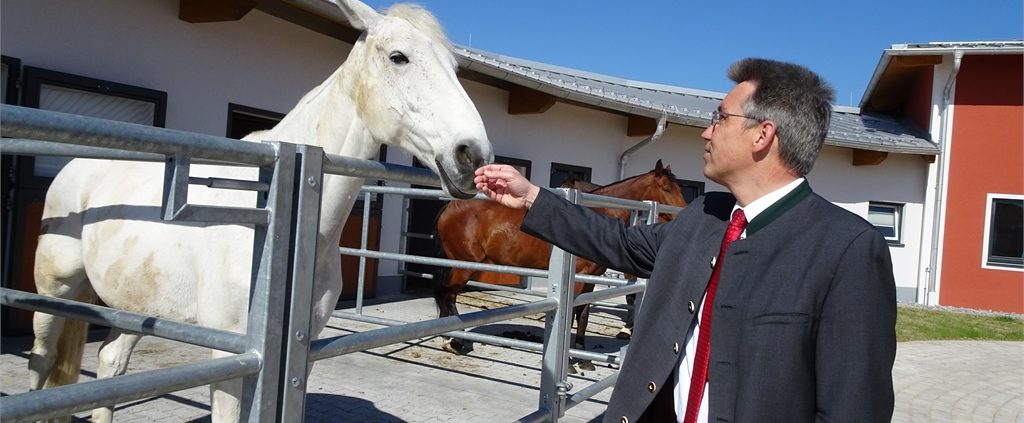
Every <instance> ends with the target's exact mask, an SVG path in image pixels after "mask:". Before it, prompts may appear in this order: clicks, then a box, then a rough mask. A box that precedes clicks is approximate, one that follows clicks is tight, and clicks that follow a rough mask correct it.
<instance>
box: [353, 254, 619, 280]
mask: <svg viewBox="0 0 1024 423" xmlns="http://www.w3.org/2000/svg"><path fill="white" fill-rule="evenodd" d="M338 252H339V253H341V254H345V255H350V256H366V257H369V258H374V259H381V260H395V261H402V262H406V263H416V264H426V265H431V266H441V267H458V268H461V269H471V270H482V271H485V272H498V273H513V274H517V275H524V276H535V277H539V278H546V277H548V271H547V270H546V269H531V268H529V267H517V266H504V265H500V264H486V263H476V262H471V261H462V260H451V259H442V258H435V257H422V256H413V255H408V254H399V253H388V252H384V251H375V250H362V249H358V248H348V247H338ZM576 282H585V283H596V284H601V285H611V286H622V285H627V284H630V282H629V281H625V280H622V279H616V278H606V277H603V276H594V275H576Z"/></svg>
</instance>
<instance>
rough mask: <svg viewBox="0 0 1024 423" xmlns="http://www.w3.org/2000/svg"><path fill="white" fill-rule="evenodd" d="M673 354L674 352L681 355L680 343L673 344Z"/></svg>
mask: <svg viewBox="0 0 1024 423" xmlns="http://www.w3.org/2000/svg"><path fill="white" fill-rule="evenodd" d="M672 352H674V353H676V354H679V343H678V342H676V343H674V344H672Z"/></svg>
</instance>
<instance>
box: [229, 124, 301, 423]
mask: <svg viewBox="0 0 1024 423" xmlns="http://www.w3.org/2000/svg"><path fill="white" fill-rule="evenodd" d="M270 144H271V145H273V146H274V147H275V150H276V151H277V160H276V162H275V164H274V165H273V167H267V166H264V167H260V176H259V180H260V181H261V182H269V183H270V191H268V192H267V193H266V194H265V195H264V194H260V195H259V196H258V197H257V198H258V199H257V204H256V205H257V207H259V208H265V209H269V210H271V211H272V214H271V218H270V225H268V226H262V225H256V227H255V234H254V235H255V236H254V239H253V257H252V259H253V272H254V273H253V284H252V288H251V291H250V292H251V293H250V298H249V320H248V325H247V327H246V334H247V335H248V338H249V345H250V350H252V351H255V352H257V353H258V354H259V355H260V356H261V357H262V358H263V368H262V369H261V370H260V372H259V373H257V374H255V375H251V376H247V377H245V378H243V379H242V387H243V389H242V403H241V406H242V409H241V416H240V417H241V418H240V419H239V420H240V421H248V422H250V423H256V422H273V421H275V419H276V417H277V414H278V410H279V409H280V403H279V401H278V400H279V398H280V389H281V386H282V385H281V363H282V358H284V357H282V355H283V343H282V337H281V331H282V327H284V328H287V327H288V326H287V325H285V319H286V318H287V316H286V315H285V296H286V295H287V294H286V289H287V288H288V287H287V286H285V285H286V284H285V283H283V282H285V281H287V280H288V270H289V262H290V261H291V260H290V259H291V257H290V254H289V253H290V250H291V248H290V245H289V244H290V241H291V238H292V237H291V235H292V231H291V225H292V220H291V219H292V208H293V200H292V194H293V188H294V186H295V176H296V172H295V153H296V150H295V145H294V144H288V143H282V142H272V143H270Z"/></svg>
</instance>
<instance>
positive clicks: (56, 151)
mask: <svg viewBox="0 0 1024 423" xmlns="http://www.w3.org/2000/svg"><path fill="white" fill-rule="evenodd" d="M0 146H3V148H0V151H3V153H4V154H17V155H22V156H59V157H84V158H89V159H113V160H133V161H144V162H163V161H164V158H165V156H164V155H163V154H156V153H140V152H138V151H125V150H117V149H113V148H103V147H90V146H88V145H74V144H64V143H59V142H53V141H40V140H29V139H24V138H4V139H2V140H0Z"/></svg>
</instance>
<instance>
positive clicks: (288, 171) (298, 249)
mask: <svg viewBox="0 0 1024 423" xmlns="http://www.w3.org/2000/svg"><path fill="white" fill-rule="evenodd" d="M0 113H2V115H3V120H2V121H0V130H2V134H3V136H5V137H9V138H4V139H3V140H0V147H2V149H3V150H4V153H5V154H28V155H62V156H76V157H93V158H113V159H123V160H145V161H160V162H164V163H165V169H166V172H165V180H164V186H165V198H166V201H165V203H164V204H163V206H162V210H163V214H164V217H165V219H166V220H192V221H214V222H235V223H249V224H253V225H254V226H255V228H256V237H255V242H254V245H253V249H254V254H253V266H254V267H253V268H254V269H258V272H256V273H255V275H254V277H253V281H252V284H253V285H252V289H251V292H252V296H251V300H250V310H249V320H248V330H247V333H245V334H236V333H233V332H227V331H223V330H219V329H214V328H205V327H201V326H196V325H189V324H184V323H180V322H175V321H170V320H166V319H161V318H158V317H153V316H142V315H137V314H133V313H128V312H124V311H119V310H113V309H109V308H106V307H100V306H96V305H90V304H83V303H77V302H73V301H66V300H60V299H54V298H50V297H44V296H39V295H35V294H30V293H25V292H20V291H16V290H11V289H7V288H3V289H2V290H0V304H4V305H9V306H14V307H18V308H24V309H29V310H35V311H42V312H46V313H51V314H59V315H62V316H66V317H69V318H72V319H79V320H85V321H89V322H93V323H100V324H103V325H106V326H111V327H117V328H121V329H124V330H128V331H132V332H136V333H140V334H144V335H155V336H159V337H163V338H167V339H172V340H176V341H181V342H186V343H190V344H194V345H200V346H204V347H209V348H213V349H218V350H223V351H227V352H231V353H234V354H235V355H234V356H231V357H226V358H219V359H213V360H205V361H200V362H196V363H190V364H185V365H181V366H176V367H170V368H165V369H160V370H153V371H147V372H140V373H134V374H127V375H123V376H119V377H115V378H109V379H101V380H94V381H88V382H82V383H79V384H75V385H70V386H64V387H59V388H52V389H44V390H40V391H33V392H26V393H22V394H16V395H11V396H7V397H2V398H0V420H3V421H31V420H39V419H45V418H52V417H57V416H61V415H68V414H71V413H74V412H78V411H82V410H88V409H93V408H96V407H99V406H106V405H110V404H115V403H120V402H125V401H131V400H136V399H141V398H147V397H152V396H157V395H162V394H165V393H169V392H173V391H177V390H181V389H185V388H190V387H195V386H201V385H207V384H210V383H213V382H218V381H224V380H229V379H234V378H242V381H243V386H244V391H243V392H244V393H243V398H242V401H243V403H242V419H243V420H244V421H249V422H257V421H259V422H270V421H287V422H299V421H302V419H303V412H304V400H305V393H306V384H305V378H306V374H307V369H308V366H309V364H310V363H311V362H312V361H314V360H321V359H325V358H329V357H335V356H339V355H343V354H348V353H352V352H357V351H363V350H366V349H370V348H376V347H379V346H384V345H389V344H393V343H398V342H404V341H408V340H412V339H417V338H422V337H426V336H433V335H438V334H447V335H451V336H456V337H466V338H470V339H472V340H475V341H480V342H486V343H495V344H499V345H502V344H505V345H508V344H512V345H513V346H516V347H520V348H527V349H536V350H540V351H543V358H542V369H541V371H542V377H541V386H540V394H539V397H540V398H539V401H538V409H537V411H536V412H534V413H531V414H529V415H527V416H524V417H523V418H522V419H521V420H522V421H557V420H558V418H560V417H561V416H563V415H564V414H565V410H567V409H568V408H571V407H572V406H574V405H576V404H579V403H580V402H582V401H585V400H586V399H588V398H590V397H591V396H593V395H594V394H596V393H598V392H600V391H602V390H604V389H606V388H607V387H610V386H612V385H613V384H614V381H615V376H614V375H613V376H611V377H608V378H606V379H604V380H601V381H598V382H596V383H594V384H592V385H591V386H588V387H586V388H584V389H581V390H579V391H577V392H575V393H572V394H570V391H571V390H572V387H571V385H570V384H569V383H568V382H567V366H568V361H569V357H570V355H571V356H574V357H579V358H587V359H592V360H597V361H603V362H608V363H618V362H620V361H621V354H611V355H605V354H596V353H591V352H587V351H576V350H571V351H570V349H569V339H570V338H569V332H570V329H571V326H572V323H571V319H572V308H573V306H574V305H578V304H583V303H589V302H593V301H601V300H604V299H607V298H613V297H616V296H621V295H625V294H629V293H637V292H642V291H643V289H644V285H643V284H642V283H639V284H628V283H626V282H623V281H621V280H615V279H609V278H600V277H593V276H576V277H575V280H578V281H583V282H588V283H602V284H606V285H613V286H614V287H613V288H610V289H603V290H599V291H595V292H592V293H589V294H584V295H581V296H579V297H577V298H575V299H574V298H573V296H572V285H573V280H574V275H573V269H574V268H575V267H574V261H575V258H574V257H573V256H572V255H570V254H568V253H566V252H564V251H561V250H559V249H557V248H555V249H553V251H552V254H551V260H550V267H549V269H548V270H546V271H545V270H536V269H524V268H514V267H509V266H493V265H484V264H479V263H468V262H457V261H453V260H442V259H436V258H428V257H416V256H407V255H403V254H394V253H386V252H380V251H371V250H367V249H366V248H365V243H364V247H363V248H361V249H345V248H343V249H341V252H342V253H344V254H355V255H359V256H362V257H371V258H378V259H386V260H402V261H406V262H410V263H424V264H433V265H443V266H458V267H466V268H477V269H481V270H492V271H500V272H506V273H519V274H524V275H530V276H542V277H547V278H548V281H549V289H548V292H547V293H546V295H544V296H543V297H542V298H541V299H539V300H538V301H534V302H529V303H525V304H520V305H514V306H509V307H504V308H501V309H492V310H485V311H479V312H474V313H467V314H463V315H461V316H451V317H446V318H442V319H434V320H428V321H422V322H412V323H405V322H395V321H379V320H378V321H377V322H378V323H383V324H387V325H392V326H390V327H385V328H381V329H375V330H370V331H366V332H360V333H355V334H352V335H347V336H344V337H340V336H339V337H332V338H325V339H319V340H311V339H310V337H309V336H308V334H309V316H310V302H311V295H312V281H313V274H312V269H313V266H312V260H313V256H314V254H313V253H312V252H313V251H314V249H315V247H316V235H317V234H316V231H317V220H318V215H319V209H318V205H319V190H318V188H317V186H318V185H319V184H320V183H321V181H322V180H323V175H324V174H325V173H329V174H338V175H349V176H361V177H365V178H370V179H385V180H391V181H400V182H408V183H413V184H419V185H428V186H437V185H438V179H437V176H436V175H434V174H433V173H432V172H430V171H429V170H425V169H417V168H412V167H405V166H396V165H392V164H384V163H378V162H373V161H366V160H359V159H352V158H348V157H342V156H336V155H330V154H324V153H323V151H322V150H321V149H320V148H318V147H314V146H306V145H296V144H290V143H284V142H266V143H262V144H260V143H250V142H241V141H237V140H231V139H227V138H220V137H213V136H207V135H201V134H194V133H187V132H182V131H175V130H169V129H162V128H153V127H144V126H139V125H131V124H124V123H119V122H112V121H105V120H100V119H93V118H87V117H81V116H74V115H66V114H61V113H54V112H47V111H42V110H36V109H28V108H22V107H16V106H8V105H2V106H0ZM42 140H45V141H42ZM193 162H196V163H200V162H203V163H205V162H212V163H219V164H224V163H230V164H240V165H249V166H256V167H259V169H260V172H259V178H258V180H255V181H236V180H223V179H216V178H195V177H190V176H189V174H188V169H189V165H190V164H191V163H193ZM190 183H191V184H204V185H208V186H212V187H219V188H227V189H242V190H255V191H260V192H265V199H264V200H262V201H260V202H259V204H258V205H257V207H255V208H251V209H238V208H222V207H214V206H198V205H194V204H189V203H188V202H187V198H186V193H187V187H188V184H190ZM364 188H365V190H366V192H367V195H370V194H371V193H385V194H401V195H407V196H409V195H412V196H415V195H423V196H430V197H434V198H437V197H438V196H439V192H440V191H437V190H415V189H408V190H399V189H395V188H388V187H364ZM560 192H562V193H564V195H566V197H567V199H569V200H570V201H573V202H581V203H584V204H587V205H590V206H602V207H619V208H634V209H642V210H647V211H648V213H649V216H657V214H658V213H659V212H674V211H678V209H677V208H672V207H665V206H661V207H659V205H658V204H655V203H648V202H637V201H629V200H621V199H613V198H608V197H600V196H594V195H590V194H581V193H578V192H577V191H575V190H561V191H560ZM369 203H370V202H369V201H366V202H364V204H366V206H369ZM364 215H365V214H364ZM364 229H365V226H364ZM364 239H365V236H364ZM362 274H363V272H360V275H362ZM286 299H289V300H290V301H288V302H287V303H286V301H285V300H286ZM358 301H361V299H360V300H358ZM542 312H543V313H545V315H546V318H545V332H544V342H543V344H542V345H535V344H533V345H527V344H529V343H525V342H522V341H512V340H504V338H501V339H491V338H489V337H486V336H484V335H479V334H469V333H465V332H462V330H463V329H467V328H471V327H475V326H479V325H483V324H488V323H493V322H498V321H503V320H508V319H512V318H516V317H521V316H526V315H529V314H535V313H542ZM335 315H337V316H340V317H346V318H354V319H362V320H367V321H372V320H373V319H372V318H369V317H366V316H359V315H353V314H351V313H341V312H336V313H335Z"/></svg>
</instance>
